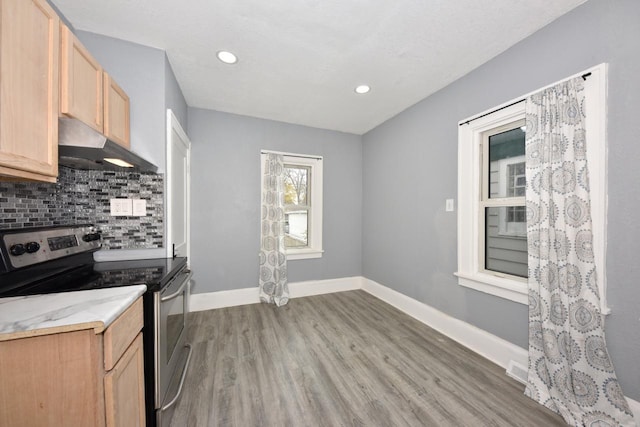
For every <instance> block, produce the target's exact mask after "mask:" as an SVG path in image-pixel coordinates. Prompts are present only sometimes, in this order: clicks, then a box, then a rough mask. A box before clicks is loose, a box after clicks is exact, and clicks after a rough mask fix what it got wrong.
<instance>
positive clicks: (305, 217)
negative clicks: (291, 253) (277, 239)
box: [284, 209, 309, 248]
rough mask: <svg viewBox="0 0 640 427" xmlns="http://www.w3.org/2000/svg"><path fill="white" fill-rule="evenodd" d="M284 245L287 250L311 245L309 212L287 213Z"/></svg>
mask: <svg viewBox="0 0 640 427" xmlns="http://www.w3.org/2000/svg"><path fill="white" fill-rule="evenodd" d="M284 217H285V223H284V245H285V246H286V247H287V248H301V247H305V246H308V245H309V239H308V237H309V236H308V234H307V233H308V230H309V212H308V210H303V209H301V210H296V211H291V212H287V213H285V216H284Z"/></svg>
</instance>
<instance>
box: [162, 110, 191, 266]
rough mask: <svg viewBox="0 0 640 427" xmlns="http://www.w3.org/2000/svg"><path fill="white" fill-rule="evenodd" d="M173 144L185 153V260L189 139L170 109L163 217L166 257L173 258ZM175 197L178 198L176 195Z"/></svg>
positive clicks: (189, 187)
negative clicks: (175, 135) (182, 147)
mask: <svg viewBox="0 0 640 427" xmlns="http://www.w3.org/2000/svg"><path fill="white" fill-rule="evenodd" d="M174 132H175V133H176V134H177V135H178V136H179V139H177V140H174V138H173V133H174ZM173 144H182V145H183V146H184V147H185V149H186V151H187V164H186V172H187V177H186V189H185V191H186V204H187V206H186V212H185V218H186V231H185V232H186V240H187V253H186V256H187V260H188V261H189V260H190V259H191V238H190V236H191V221H190V218H191V141H190V140H189V137H188V136H187V134H186V133H185V131H184V129H183V128H182V126H181V125H180V122H179V121H178V118H177V117H176V116H175V114H173V111H171V109H167V145H166V155H167V164H166V173H165V195H166V197H165V201H166V215H165V233H166V240H165V241H166V249H167V257H168V258H172V257H173V244H172V241H173V235H172V231H171V220H172V215H173V212H172V209H173V208H172V202H173V197H174V195H173V194H172V191H171V188H172V183H173V182H172V179H173V177H172V174H171V168H172V162H173V161H174V159H173V157H172V154H171V147H172V145H173ZM176 197H178V196H177V195H176Z"/></svg>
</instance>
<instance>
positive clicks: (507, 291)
mask: <svg viewBox="0 0 640 427" xmlns="http://www.w3.org/2000/svg"><path fill="white" fill-rule="evenodd" d="M454 274H455V275H456V276H458V284H459V285H460V286H464V287H466V288H471V289H475V290H476V291H480V292H484V293H486V294H490V295H495V296H498V297H500V298H504V299H508V300H510V301H515V302H517V303H520V304H525V305H528V304H529V296H528V290H527V282H525V281H520V280H514V279H509V278H506V277H498V276H494V275H491V274H485V273H460V272H458V273H454Z"/></svg>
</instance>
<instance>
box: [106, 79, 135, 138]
mask: <svg viewBox="0 0 640 427" xmlns="http://www.w3.org/2000/svg"><path fill="white" fill-rule="evenodd" d="M104 134H105V135H106V137H107V138H109V139H110V140H112V141H114V142H117V143H118V144H120V145H122V146H123V147H126V148H129V146H130V140H129V96H127V94H126V93H125V91H124V90H122V88H121V87H120V86H118V84H117V83H116V82H115V80H113V79H112V78H111V76H110V75H109V74H107V73H104Z"/></svg>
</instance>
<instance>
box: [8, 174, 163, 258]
mask: <svg viewBox="0 0 640 427" xmlns="http://www.w3.org/2000/svg"><path fill="white" fill-rule="evenodd" d="M163 188H164V182H163V176H162V175H160V174H153V173H137V172H111V171H87V170H75V169H70V168H67V167H64V166H61V167H60V170H59V175H58V182H56V183H55V184H48V183H31V182H0V229H7V228H24V227H43V226H50V225H69V224H81V223H91V224H95V225H97V226H98V227H99V228H100V230H102V247H103V248H105V249H150V248H160V247H162V237H163V231H164V228H163V218H164V212H163V209H164V207H163V200H164V195H163ZM114 198H123V199H144V200H146V201H147V216H144V217H121V216H117V217H115V216H110V201H109V200H110V199H114Z"/></svg>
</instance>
